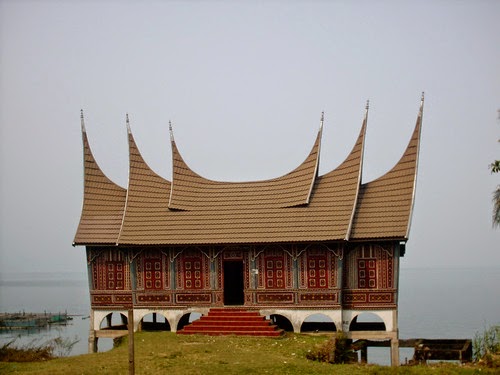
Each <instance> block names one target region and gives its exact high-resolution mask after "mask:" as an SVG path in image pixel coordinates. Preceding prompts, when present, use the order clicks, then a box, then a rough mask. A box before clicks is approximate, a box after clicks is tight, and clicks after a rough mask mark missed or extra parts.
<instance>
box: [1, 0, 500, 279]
mask: <svg viewBox="0 0 500 375" xmlns="http://www.w3.org/2000/svg"><path fill="white" fill-rule="evenodd" d="M499 15H500V2H499V1H493V0H492V1H472V0H471V1H407V2H405V1H347V0H346V1H312V2H310V1H291V2H290V1H270V2H268V1H266V2H264V1H246V2H245V1H237V2H233V1H187V2H186V1H184V2H181V1H171V2H168V1H140V2H139V1H137V2H135V1H128V2H127V1H5V0H3V1H2V0H0V163H1V164H0V213H1V214H0V215H1V216H0V236H1V237H0V246H1V247H0V272H18V271H84V270H85V267H86V266H85V264H86V263H85V256H84V252H85V250H84V248H83V247H75V248H73V247H72V246H71V244H72V241H73V237H74V234H75V231H76V228H77V225H78V221H79V218H80V210H81V206H82V190H83V163H82V144H81V133H80V109H81V108H83V110H84V112H85V120H86V126H87V131H88V136H89V139H90V144H91V147H92V150H93V152H94V156H95V157H96V159H97V162H98V163H99V165H100V166H101V168H102V169H103V171H104V172H105V173H106V174H107V175H108V177H110V178H111V179H112V180H114V181H115V182H116V183H118V184H119V185H121V186H123V187H126V185H127V178H128V177H127V175H128V145H127V138H126V127H125V114H126V113H127V112H128V113H129V115H130V121H131V127H132V131H133V133H134V136H135V138H136V141H137V143H138V145H139V147H140V150H141V153H142V154H143V156H144V158H145V160H146V162H147V163H148V164H149V165H150V167H151V168H152V169H153V170H154V171H155V172H156V173H158V174H159V175H161V176H163V177H165V178H167V179H170V178H171V154H170V144H169V135H168V122H169V120H171V121H172V123H173V127H174V134H175V138H176V141H177V145H178V147H179V149H180V151H181V153H182V155H183V156H184V158H185V160H186V161H187V163H188V164H189V165H190V166H191V167H192V169H194V170H195V171H196V172H198V173H199V174H201V175H203V176H205V177H207V178H210V179H215V180H226V181H227V180H234V181H244V180H256V179H265V178H271V177H277V176H279V175H282V174H284V173H287V172H288V171H290V170H291V169H293V168H295V167H296V166H297V165H298V164H299V163H300V162H302V160H303V159H304V158H305V157H306V156H307V154H308V152H309V150H310V148H311V146H312V143H313V142H314V139H315V136H316V134H317V130H318V126H319V119H320V115H321V111H325V129H324V132H323V141H322V149H321V159H320V173H321V174H324V173H326V172H328V171H330V170H332V169H334V168H335V167H336V166H338V165H339V164H340V163H341V162H342V161H343V160H344V158H345V157H346V156H347V154H348V153H349V151H350V149H351V148H352V146H353V144H354V142H355V139H356V137H357V134H358V132H359V129H360V127H361V121H362V118H363V114H364V107H365V103H366V100H367V99H369V100H370V112H369V121H368V133H367V144H366V149H365V162H364V171H363V180H364V182H367V181H370V180H373V179H374V178H377V177H378V176H380V175H382V174H383V173H385V172H386V171H388V170H389V169H390V168H391V167H392V166H393V165H394V164H395V163H396V162H397V161H398V160H399V158H400V156H401V154H402V152H403V150H404V149H405V147H406V145H407V143H408V141H409V139H410V136H411V132H412V130H413V127H414V125H415V120H416V117H417V113H418V107H419V103H420V95H421V92H422V91H425V93H426V101H425V109H424V122H423V133H422V140H421V149H420V165H419V174H418V183H417V195H416V202H415V211H414V216H413V223H412V228H411V232H410V240H409V242H408V245H407V255H406V256H405V257H404V259H403V261H402V266H403V267H435V266H439V267H441V266H452V267H468V266H498V265H499V264H500V229H497V230H494V229H492V225H491V210H492V204H491V197H492V195H491V193H492V191H493V190H494V189H495V187H496V185H497V184H499V183H500V175H491V174H490V173H489V170H488V164H489V163H490V162H491V161H492V160H493V159H495V158H497V159H498V158H500V144H498V143H497V139H498V138H500V124H499V121H498V120H497V116H498V115H497V109H499V108H500V22H499ZM167 193H168V192H166V194H167Z"/></svg>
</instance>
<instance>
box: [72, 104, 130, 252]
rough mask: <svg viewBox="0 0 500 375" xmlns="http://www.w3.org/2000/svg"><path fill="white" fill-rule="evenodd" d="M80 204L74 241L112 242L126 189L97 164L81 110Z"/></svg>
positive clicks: (90, 242)
mask: <svg viewBox="0 0 500 375" xmlns="http://www.w3.org/2000/svg"><path fill="white" fill-rule="evenodd" d="M81 126H82V141H83V159H84V164H83V169H84V172H83V175H84V179H83V207H82V214H81V217H80V223H79V225H78V229H77V231H76V235H75V239H74V241H73V244H74V245H79V244H115V243H116V238H117V237H118V233H119V232H120V227H121V224H122V219H123V213H124V209H125V197H126V194H127V190H126V189H124V188H122V187H120V186H118V185H117V184H115V183H114V182H112V181H111V180H110V179H109V178H108V177H106V175H105V174H104V173H103V172H102V170H101V169H100V168H99V165H97V163H96V161H95V159H94V156H93V155H92V151H91V149H90V146H89V142H88V139H87V132H86V130H85V123H84V120H83V111H82V113H81Z"/></svg>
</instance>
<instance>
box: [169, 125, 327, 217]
mask: <svg viewBox="0 0 500 375" xmlns="http://www.w3.org/2000/svg"><path fill="white" fill-rule="evenodd" d="M321 124H323V117H322V118H321ZM322 128H323V126H322V125H321V126H320V129H319V131H318V135H317V137H316V141H315V142H314V145H313V147H312V149H311V151H310V153H309V155H308V156H307V158H306V159H305V160H304V162H303V163H302V164H301V165H300V166H299V167H297V168H296V169H295V170H293V171H292V172H290V173H288V174H286V175H284V176H282V177H278V178H274V179H270V180H265V181H252V182H220V181H212V180H209V179H206V178H204V177H201V176H200V175H198V174H197V173H195V172H194V171H193V170H191V168H189V166H188V165H187V164H186V163H185V162H184V160H183V158H182V156H181V154H180V152H179V150H178V148H177V145H176V143H175V140H174V137H173V136H171V142H172V159H173V174H172V188H171V192H170V202H169V208H171V209H175V210H185V211H194V210H199V209H208V208H210V209H211V210H217V209H221V208H223V207H225V206H227V205H234V204H237V205H238V207H239V208H240V209H244V208H251V207H255V206H260V207H262V208H264V207H269V208H270V207H274V208H279V207H282V208H284V207H293V206H300V205H304V204H307V203H309V198H310V196H311V190H312V187H313V184H314V180H315V178H316V176H317V173H318V163H319V150H320V144H321V133H322ZM170 130H171V129H170ZM171 131H172V130H171ZM171 134H172V133H171Z"/></svg>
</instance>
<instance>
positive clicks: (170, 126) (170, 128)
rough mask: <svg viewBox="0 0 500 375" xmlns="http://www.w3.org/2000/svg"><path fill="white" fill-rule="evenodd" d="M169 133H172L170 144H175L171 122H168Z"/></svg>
mask: <svg viewBox="0 0 500 375" xmlns="http://www.w3.org/2000/svg"><path fill="white" fill-rule="evenodd" d="M168 131H169V132H170V142H174V131H173V130H172V121H171V120H168Z"/></svg>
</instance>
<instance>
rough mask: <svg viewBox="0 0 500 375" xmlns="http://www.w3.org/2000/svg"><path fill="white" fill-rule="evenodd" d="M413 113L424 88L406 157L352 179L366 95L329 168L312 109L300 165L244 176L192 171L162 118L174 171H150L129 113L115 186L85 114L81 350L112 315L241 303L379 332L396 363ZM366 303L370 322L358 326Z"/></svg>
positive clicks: (176, 327) (296, 318)
mask: <svg viewBox="0 0 500 375" xmlns="http://www.w3.org/2000/svg"><path fill="white" fill-rule="evenodd" d="M422 113H423V96H422V101H421V104H420V110H419V114H418V117H417V121H416V125H415V129H414V131H413V134H412V136H411V139H410V142H409V144H408V146H407V148H406V150H405V152H404V154H403V156H402V157H401V159H400V160H399V162H397V164H396V165H395V166H394V167H393V168H392V169H391V170H390V171H389V172H387V173H386V174H385V175H383V176H381V177H380V178H378V179H376V180H374V181H370V182H364V181H362V178H361V176H362V166H363V148H364V144H365V134H366V127H367V114H368V106H367V108H366V114H365V116H364V120H363V123H362V126H361V130H360V133H359V136H358V138H357V140H356V142H355V144H354V147H353V148H352V151H351V152H350V154H349V155H348V156H347V158H346V159H345V161H344V162H343V163H341V164H340V165H339V166H338V167H337V168H336V169H334V170H332V171H331V172H329V173H326V174H324V175H321V176H320V175H319V174H318V165H319V155H320V143H321V134H322V127H323V119H321V126H320V128H319V131H318V134H317V137H316V140H315V142H314V145H313V147H312V150H311V151H310V153H309V155H308V156H307V158H306V159H305V161H304V162H303V163H302V164H300V165H299V166H298V167H297V168H296V169H295V170H293V171H291V172H290V173H288V174H286V175H284V176H281V177H278V178H274V179H270V180H266V181H255V182H218V181H212V180H209V179H206V178H204V177H202V176H200V175H198V174H197V173H195V172H194V171H193V170H191V169H190V168H189V166H188V165H187V164H186V163H185V162H184V160H183V158H182V156H181V154H180V152H179V149H178V148H177V145H176V142H175V140H174V137H173V133H172V129H171V128H170V131H171V145H172V159H173V173H172V181H168V180H166V179H164V178H162V177H160V176H159V175H157V174H156V173H155V172H154V171H152V170H151V169H150V168H149V167H148V165H147V164H146V162H145V161H144V159H143V158H142V156H141V154H140V152H139V149H138V148H137V145H136V143H135V141H134V137H133V135H132V132H131V130H130V126H129V121H128V116H127V130H128V142H129V150H130V170H129V181H128V187H127V188H126V189H125V188H122V187H120V186H118V185H116V184H115V183H114V182H112V181H111V180H109V179H108V178H107V177H106V176H105V175H104V173H103V172H102V171H101V169H100V168H99V166H98V164H97V163H96V161H95V159H94V157H93V155H92V152H91V149H90V146H89V142H88V139H87V134H86V130H85V127H84V121H83V113H82V119H81V122H82V137H83V151H84V197H83V208H82V214H81V219H80V223H79V226H78V229H77V232H76V236H75V239H74V243H73V245H74V246H85V247H86V252H87V265H88V275H89V287H90V300H91V312H90V322H91V323H90V325H91V326H90V338H89V349H90V350H96V347H97V337H100V336H99V332H102V331H101V327H102V325H105V324H106V321H107V323H108V325H111V314H112V313H119V314H122V315H123V316H126V315H127V312H128V311H129V310H133V317H134V322H133V324H134V327H135V329H136V330H137V329H140V327H141V323H142V321H143V318H144V317H145V316H147V315H151V314H153V317H154V318H155V321H156V317H157V316H160V317H163V318H162V319H164V323H163V324H164V327H166V329H167V330H171V331H174V332H176V331H180V330H181V328H183V327H184V326H186V324H187V323H188V321H189V315H190V314H191V313H198V314H201V315H203V316H206V315H207V314H208V313H209V310H210V309H212V311H219V312H220V311H221V310H220V309H224V310H229V311H231V310H233V311H235V312H236V313H237V314H243V313H242V310H241V309H235V307H240V308H244V309H245V310H249V311H254V312H257V313H258V314H260V315H262V316H265V317H270V318H271V319H272V321H273V322H274V323H276V324H277V325H278V326H280V327H281V328H284V329H286V330H293V331H294V332H301V330H303V329H304V327H305V326H306V324H305V321H306V319H307V318H308V317H310V316H311V315H314V314H318V313H319V314H321V316H322V317H324V318H325V319H326V320H329V321H330V322H331V323H330V326H331V327H333V330H335V331H342V332H344V333H345V334H346V335H347V336H348V338H351V339H378V340H390V341H391V357H392V363H393V364H397V363H398V362H399V358H398V356H399V354H398V279H399V269H400V267H399V265H400V258H401V257H402V256H403V255H404V253H405V244H406V241H407V240H408V235H409V230H410V222H411V216H412V209H413V204H414V199H415V184H416V176H417V164H418V150H419V142H420V132H421V124H422ZM366 312H370V313H372V314H374V315H376V316H377V317H378V318H379V320H380V322H379V323H374V324H370V323H360V322H359V321H358V316H359V315H360V314H363V313H366ZM214 315H215V313H214ZM106 317H107V319H106ZM202 318H203V317H202ZM201 320H202V319H200V321H201ZM125 321H126V319H125V318H124V322H125ZM184 329H186V328H184Z"/></svg>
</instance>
